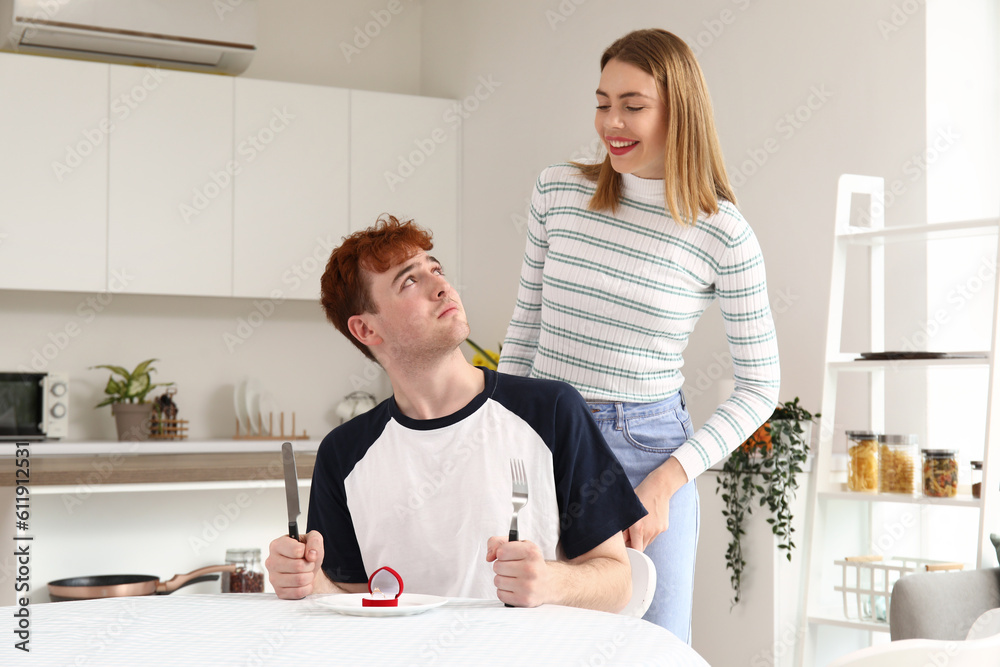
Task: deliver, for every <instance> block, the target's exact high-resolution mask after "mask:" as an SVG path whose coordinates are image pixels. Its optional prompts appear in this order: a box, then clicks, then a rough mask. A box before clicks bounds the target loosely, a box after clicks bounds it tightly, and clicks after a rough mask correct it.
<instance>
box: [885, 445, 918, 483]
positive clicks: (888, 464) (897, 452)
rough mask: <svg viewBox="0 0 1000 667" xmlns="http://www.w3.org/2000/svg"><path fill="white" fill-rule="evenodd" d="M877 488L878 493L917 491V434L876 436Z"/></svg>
mask: <svg viewBox="0 0 1000 667" xmlns="http://www.w3.org/2000/svg"><path fill="white" fill-rule="evenodd" d="M878 445H879V446H878V490H879V492H880V493H904V494H907V495H915V494H916V493H917V474H916V473H917V470H918V466H917V436H915V435H885V434H883V435H879V436H878Z"/></svg>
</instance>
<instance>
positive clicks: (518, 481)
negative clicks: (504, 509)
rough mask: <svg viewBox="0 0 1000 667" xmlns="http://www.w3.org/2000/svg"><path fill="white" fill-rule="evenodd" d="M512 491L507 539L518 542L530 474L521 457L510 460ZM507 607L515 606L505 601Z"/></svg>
mask: <svg viewBox="0 0 1000 667" xmlns="http://www.w3.org/2000/svg"><path fill="white" fill-rule="evenodd" d="M510 477H511V482H512V483H511V491H510V499H511V502H513V503H514V515H513V516H512V517H511V518H510V533H509V534H508V535H507V539H508V540H510V541H511V542H517V541H518V540H519V539H520V536H519V535H518V532H517V513H518V512H520V511H521V509H522V508H523V507H524V506H525V505H527V504H528V475H527V474H526V473H525V472H524V461H522V460H521V459H511V460H510ZM504 606H505V607H513V606H514V605H512V604H507V603H506V602H505V603H504Z"/></svg>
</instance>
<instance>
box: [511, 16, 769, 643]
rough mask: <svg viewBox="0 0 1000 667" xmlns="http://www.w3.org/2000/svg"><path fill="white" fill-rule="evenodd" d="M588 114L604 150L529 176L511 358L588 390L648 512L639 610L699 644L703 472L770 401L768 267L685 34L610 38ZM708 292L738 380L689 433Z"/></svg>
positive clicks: (640, 527)
mask: <svg viewBox="0 0 1000 667" xmlns="http://www.w3.org/2000/svg"><path fill="white" fill-rule="evenodd" d="M594 126H595V128H596V130H597V134H598V136H599V137H600V138H601V141H602V142H603V144H604V147H605V149H606V150H607V153H608V155H607V157H605V159H604V160H603V162H600V163H597V164H576V163H573V164H560V165H555V166H552V167H549V168H547V169H546V170H545V171H543V172H542V174H541V176H539V178H538V182H537V184H536V185H535V191H534V193H533V195H532V201H531V216H530V218H529V226H528V241H527V248H526V250H525V256H524V263H523V265H522V268H521V280H520V287H519V290H518V297H517V304H516V306H515V310H514V314H513V316H512V318H511V322H510V326H509V328H508V330H507V336H506V338H505V340H504V345H503V353H502V355H501V358H500V370H501V371H503V372H507V373H514V374H518V375H531V376H534V377H542V378H554V379H559V380H564V381H566V382H569V383H570V384H572V385H573V386H575V387H576V388H577V389H578V390H579V391H580V392H581V393H582V394H583V396H584V397H585V398H586V399H587V401H588V402H589V403H590V406H591V411H592V412H593V416H594V418H595V420H597V422H598V424H599V425H600V426H601V429H602V431H603V433H604V436H605V438H606V439H607V441H608V443H609V444H610V445H611V448H612V449H613V450H614V452H615V453H616V455H617V456H618V459H619V461H620V463H621V465H622V468H623V469H624V474H627V476H628V478H629V480H630V481H631V483H632V485H633V486H634V487H635V490H636V494H637V495H638V496H639V499H640V500H642V502H643V504H644V505H645V506H646V509H647V510H649V515H648V516H647V517H645V518H644V519H642V520H641V521H639V522H638V523H636V524H635V525H633V526H632V527H631V528H629V529H628V530H627V531H626V534H625V539H626V543H627V544H628V545H629V546H631V547H633V548H635V549H640V550H643V551H645V552H646V554H647V555H649V556H650V557H651V558H652V560H653V562H654V563H655V564H656V569H657V587H656V594H655V596H654V598H653V604H652V606H651V607H650V609H649V612H648V613H647V614H646V617H645V618H646V619H647V620H650V621H653V622H654V623H657V624H658V625H661V626H663V627H665V628H667V629H668V630H670V631H671V632H673V633H674V634H675V635H677V636H678V637H680V638H681V639H684V640H686V641H688V642H690V641H691V607H692V600H693V590H694V562H695V551H696V546H697V540H698V523H699V515H698V494H697V490H696V488H695V483H694V480H695V478H696V477H697V476H698V475H699V474H701V473H702V472H704V471H705V470H706V469H707V468H708V467H709V466H711V465H713V464H714V463H716V462H718V461H720V460H722V459H723V458H725V457H726V455H728V454H729V452H731V451H732V450H733V449H735V448H736V447H737V446H738V445H739V444H740V443H742V442H743V441H744V440H746V438H747V437H748V436H749V435H750V434H751V433H753V432H754V430H756V429H757V427H758V426H760V425H761V424H762V423H763V422H764V421H765V420H766V419H767V418H768V417H770V415H771V412H772V410H773V409H774V406H775V404H776V402H777V394H778V380H779V373H778V347H777V340H776V338H775V333H774V323H773V321H772V319H771V311H770V308H769V306H768V299H767V285H766V281H765V275H764V262H763V258H762V257H761V252H760V246H759V245H758V243H757V239H756V237H755V236H754V233H753V231H752V230H751V229H750V226H749V225H748V224H747V222H746V220H744V218H743V216H742V215H740V212H739V211H738V210H737V208H736V203H735V202H736V199H735V197H734V195H733V191H732V188H731V187H730V185H729V180H728V177H727V175H726V169H725V166H724V165H723V160H722V151H721V150H720V148H719V141H718V137H717V136H716V132H715V125H714V122H713V119H712V107H711V102H710V100H709V95H708V90H707V87H706V85H705V80H704V78H703V76H702V73H701V69H700V68H699V66H698V63H697V62H696V61H695V58H694V55H693V54H692V52H691V50H690V49H689V48H688V46H687V45H686V44H685V43H684V42H683V41H682V40H681V39H679V38H678V37H676V36H675V35H673V34H671V33H669V32H666V31H665V30H639V31H636V32H632V33H629V34H628V35H625V36H624V37H622V38H621V39H619V40H618V41H616V42H615V43H614V44H612V45H611V46H610V47H608V49H607V50H606V51H605V52H604V55H603V56H602V57H601V78H600V83H599V84H598V88H597V113H596V117H595V119H594ZM715 299H718V301H719V306H720V308H721V311H722V315H723V319H724V322H725V329H726V336H727V338H728V341H729V350H730V355H731V357H732V364H733V376H734V380H735V389H734V391H733V393H732V395H731V396H730V397H729V398H728V400H726V401H725V402H724V403H723V404H722V405H720V406H719V407H718V408H717V409H716V411H715V413H714V414H713V415H712V416H711V417H710V418H709V419H708V421H707V422H706V423H705V424H704V425H703V426H702V427H701V428H700V429H698V430H697V431H695V430H694V429H693V428H692V426H691V419H690V417H689V416H688V413H687V410H686V408H685V403H684V396H683V394H682V392H681V386H682V384H683V382H684V377H683V375H682V374H681V366H682V365H683V359H682V356H681V355H682V352H683V351H684V348H685V346H686V345H687V341H688V337H689V336H690V334H691V332H692V330H693V329H694V326H695V324H696V323H697V321H698V319H699V317H700V316H701V314H702V313H703V312H704V311H705V309H706V308H707V307H708V306H709V304H710V303H711V302H712V301H713V300H715ZM617 472H619V473H621V471H617ZM596 491H597V492H599V489H596ZM661 533H662V534H661Z"/></svg>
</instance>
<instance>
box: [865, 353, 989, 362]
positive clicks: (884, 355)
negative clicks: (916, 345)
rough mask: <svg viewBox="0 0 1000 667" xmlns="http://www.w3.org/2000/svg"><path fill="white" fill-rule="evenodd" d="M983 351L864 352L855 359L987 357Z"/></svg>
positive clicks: (891, 359)
mask: <svg viewBox="0 0 1000 667" xmlns="http://www.w3.org/2000/svg"><path fill="white" fill-rule="evenodd" d="M985 358H986V355H985V354H983V353H982V352H896V351H890V352H862V353H861V356H860V357H858V358H857V359H855V361H895V360H898V359H985Z"/></svg>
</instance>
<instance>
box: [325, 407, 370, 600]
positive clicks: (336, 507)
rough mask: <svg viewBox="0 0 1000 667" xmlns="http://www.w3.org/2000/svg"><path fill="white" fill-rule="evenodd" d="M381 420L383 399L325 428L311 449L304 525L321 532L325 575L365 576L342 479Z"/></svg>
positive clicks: (355, 579) (357, 580) (362, 579)
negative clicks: (313, 460) (312, 462)
mask: <svg viewBox="0 0 1000 667" xmlns="http://www.w3.org/2000/svg"><path fill="white" fill-rule="evenodd" d="M387 420H388V409H387V406H386V405H385V403H383V404H381V405H379V406H377V407H376V408H374V409H372V410H370V411H369V412H367V413H365V414H364V415H359V416H358V417H355V418H354V419H352V420H351V421H349V422H347V423H346V424H342V425H341V426H338V427H337V428H335V429H334V430H333V431H331V432H330V433H329V435H327V436H326V437H325V438H324V439H323V442H322V443H321V444H320V446H319V451H318V452H317V454H316V465H315V466H314V467H313V476H312V488H311V490H310V492H309V517H308V530H317V531H319V532H320V534H321V535H323V547H324V550H325V552H326V553H325V555H324V557H323V571H324V572H325V573H326V575H327V576H328V577H329V578H330V581H333V582H338V583H344V584H363V583H367V582H368V574H367V573H366V572H365V565H364V560H363V559H362V557H361V547H360V546H359V545H358V537H357V534H356V533H355V532H354V521H353V520H352V518H351V511H350V509H349V507H348V504H347V492H346V490H345V488H344V480H345V479H346V478H347V476H348V475H349V474H350V473H351V471H352V470H353V469H354V465H355V463H357V462H358V461H360V460H361V458H362V457H363V456H364V454H365V452H366V451H367V450H368V448H369V447H370V446H371V443H372V442H373V441H374V440H375V438H377V434H378V433H381V431H382V428H384V426H385V422H386V421H387ZM373 433H374V434H376V435H375V436H374V437H373V435H372V434H373Z"/></svg>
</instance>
